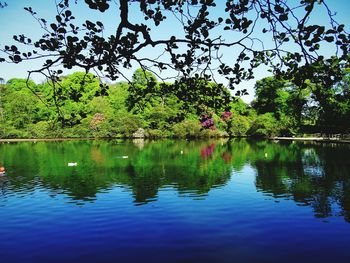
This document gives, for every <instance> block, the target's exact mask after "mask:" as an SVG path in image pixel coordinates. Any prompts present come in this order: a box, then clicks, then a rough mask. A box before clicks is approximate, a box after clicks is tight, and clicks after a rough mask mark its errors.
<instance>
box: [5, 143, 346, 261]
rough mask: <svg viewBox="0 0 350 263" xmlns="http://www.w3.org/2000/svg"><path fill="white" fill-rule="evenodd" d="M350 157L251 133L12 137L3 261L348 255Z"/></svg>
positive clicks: (330, 148) (335, 149) (334, 149)
mask: <svg viewBox="0 0 350 263" xmlns="http://www.w3.org/2000/svg"><path fill="white" fill-rule="evenodd" d="M181 151H182V152H181ZM121 156H128V158H124V159H123V158H120V157H121ZM349 158H350V148H349V147H348V146H346V145H318V144H315V145H314V144H312V145H310V144H296V143H285V144H282V143H276V142H257V141H246V140H236V141H232V142H226V141H213V142H210V143H208V142H176V141H164V142H162V141H159V142H144V143H142V144H140V143H139V142H137V143H135V142H106V141H94V142H91V141H81V142H47V143H44V142H40V143H36V144H33V143H13V144H2V145H0V165H5V167H6V168H7V175H6V176H4V177H1V178H0V222H1V224H0V262H140V261H145V262H331V261H333V262H350V216H349V215H350V212H349V211H350V172H349V171H350V165H349ZM69 161H77V162H78V166H77V167H68V166H67V163H68V162H69Z"/></svg>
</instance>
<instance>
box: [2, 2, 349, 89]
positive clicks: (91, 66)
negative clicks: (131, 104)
mask: <svg viewBox="0 0 350 263" xmlns="http://www.w3.org/2000/svg"><path fill="white" fill-rule="evenodd" d="M79 2H81V1H78V0H75V1H73V0H61V1H59V2H58V3H57V15H56V17H55V18H53V19H54V21H51V22H48V21H46V20H45V19H43V18H41V17H39V16H38V14H37V13H36V12H35V11H34V10H33V9H32V8H31V7H26V8H25V10H26V11H27V12H29V13H30V14H31V15H32V16H33V17H34V19H36V20H37V21H38V23H39V26H40V27H41V28H42V30H43V32H44V34H43V35H42V37H41V38H40V39H38V40H34V41H33V40H32V39H30V38H29V37H28V36H25V35H24V34H21V35H18V36H14V39H15V40H16V41H17V42H18V43H19V44H23V45H24V46H27V47H30V48H31V50H30V51H20V46H19V45H18V46H16V45H8V46H4V47H3V49H2V51H3V52H4V53H5V54H7V58H1V59H0V60H1V61H2V62H5V61H7V62H13V63H20V62H22V61H24V60H33V59H45V62H44V63H43V65H42V67H41V68H39V69H35V70H31V71H29V73H30V74H31V73H42V72H45V71H50V74H49V75H50V76H53V78H54V79H55V78H58V76H59V75H60V74H62V71H61V70H54V68H55V67H56V66H58V65H61V66H63V67H64V68H67V69H71V68H72V67H80V68H83V69H84V70H85V71H86V72H89V71H91V70H94V71H95V72H96V73H97V74H101V76H102V75H104V76H106V77H108V78H109V79H111V80H115V79H117V78H119V77H121V76H122V73H121V68H130V67H131V66H132V64H133V63H136V64H137V65H138V67H141V68H144V69H147V70H150V68H151V67H155V68H157V69H158V70H159V71H162V70H168V69H170V70H173V71H177V72H178V73H179V74H176V76H178V75H180V76H181V77H184V78H185V79H186V78H191V77H201V78H206V79H211V78H213V76H214V75H216V74H220V75H223V76H225V78H227V80H228V81H229V83H230V87H231V88H233V87H234V85H236V84H239V83H240V82H241V81H243V80H249V79H252V78H253V70H254V69H255V68H257V67H258V66H260V65H261V64H265V65H268V66H270V67H271V68H272V70H273V71H274V73H275V74H276V75H277V76H279V75H281V76H283V77H284V79H293V80H295V82H296V83H297V84H302V83H303V81H304V80H305V79H306V78H313V76H315V75H318V77H319V76H320V75H321V74H315V72H316V71H317V70H321V69H325V68H328V71H327V74H322V76H323V77H324V78H325V79H324V80H323V81H324V82H326V83H334V82H336V81H339V80H340V79H341V72H342V71H341V68H344V67H347V66H349V55H348V53H349V35H348V34H347V33H346V32H345V29H344V25H339V24H338V23H337V22H336V21H335V20H334V13H332V11H331V10H330V9H329V7H328V5H327V4H326V2H325V1H323V0H300V1H288V0H240V1H238V0H237V1H234V0H226V1H225V7H224V8H223V10H222V9H221V10H219V9H220V8H221V7H220V5H219V6H217V4H218V3H219V1H214V0H129V1H127V0H118V1H117V0H114V1H111V0H84V4H86V5H87V6H88V7H89V8H90V9H94V10H96V12H105V11H106V10H108V9H110V8H111V5H113V4H115V5H117V6H118V12H119V13H118V17H119V19H118V21H116V31H115V33H114V34H112V35H110V36H108V37H106V36H105V35H104V33H105V27H104V24H103V22H101V21H89V20H87V21H86V22H85V23H83V24H82V25H78V24H77V23H76V22H75V16H74V15H73V12H72V10H71V7H72V5H74V4H79ZM220 2H221V1H220ZM135 5H137V6H138V8H139V12H140V15H141V16H143V22H142V23H133V22H132V21H131V18H130V8H131V7H134V6H135ZM316 9H322V10H323V11H324V13H325V15H326V17H325V19H328V20H329V21H330V22H329V24H328V25H316V24H312V23H311V21H312V15H313V14H314V12H315V10H316ZM170 17H172V18H170ZM171 19H173V20H175V21H177V22H178V25H173V24H171V25H170V26H171V27H173V26H180V27H181V28H182V30H183V34H182V35H179V36H176V35H173V36H169V37H167V38H159V34H157V32H156V27H158V26H160V25H161V24H163V23H166V22H167V21H170V22H171V23H172V21H173V20H171ZM151 24H153V25H154V26H151ZM169 30H170V31H171V28H169ZM223 34H225V37H224V36H223ZM262 36H263V37H262ZM266 39H271V40H272V43H273V44H270V43H266V41H265V40H266ZM149 48H157V49H154V50H160V54H155V58H151V57H144V55H141V54H140V53H141V51H143V50H146V49H149ZM329 48H334V57H332V58H325V57H324V56H323V55H322V54H323V51H324V49H329ZM225 51H226V53H225V54H227V52H231V54H232V56H234V57H233V58H229V59H227V58H225V57H223V54H224V52H225ZM334 60H337V64H336V65H333V64H334ZM227 61H229V62H227ZM332 63H333V64H332ZM329 68H330V69H329ZM159 76H161V75H160V74H159Z"/></svg>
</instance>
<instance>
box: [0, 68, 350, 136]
mask: <svg viewBox="0 0 350 263" xmlns="http://www.w3.org/2000/svg"><path fill="white" fill-rule="evenodd" d="M345 76H346V77H344V80H343V81H342V82H341V83H338V84H337V85H336V86H334V87H325V86H322V85H321V84H319V83H318V84H314V83H307V85H305V86H304V87H302V88H300V87H296V86H294V85H293V84H291V83H290V82H287V81H284V80H281V79H277V78H275V77H267V78H264V79H262V80H260V81H257V83H256V85H255V90H256V98H255V100H254V101H253V102H252V105H248V104H246V103H244V102H243V101H242V100H241V99H240V98H234V97H232V96H231V94H230V92H229V91H228V90H227V89H226V88H225V87H224V86H223V85H220V84H215V83H211V82H207V81H205V80H204V79H201V78H195V79H190V80H188V79H187V80H178V81H176V82H175V83H172V84H170V83H159V82H157V79H156V77H155V76H154V75H153V74H152V73H150V72H144V71H143V70H141V69H138V70H136V71H135V73H134V75H133V78H132V82H131V83H126V82H125V83H124V82H121V83H117V84H112V85H109V86H105V85H100V82H99V80H98V78H96V77H95V76H94V75H92V74H85V73H82V72H76V73H73V74H71V75H68V76H66V77H64V78H62V79H61V80H60V81H59V82H57V83H50V82H46V83H42V84H35V83H34V82H32V81H29V82H27V81H26V80H25V79H11V80H9V81H7V82H6V83H3V84H0V92H1V93H0V120H1V121H0V137H1V138H27V137H35V138H44V137H133V136H135V132H137V135H138V136H141V135H142V134H144V135H145V136H146V137H150V138H159V137H178V138H185V137H221V136H249V135H250V136H275V135H297V134H301V133H305V132H348V131H349V127H350V121H349V120H350V90H349V86H350V85H349V84H350V77H349V76H348V75H346V74H345Z"/></svg>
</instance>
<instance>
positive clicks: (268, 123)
mask: <svg viewBox="0 0 350 263" xmlns="http://www.w3.org/2000/svg"><path fill="white" fill-rule="evenodd" d="M279 131H280V124H279V122H278V121H277V120H276V118H275V117H274V116H273V113H270V112H268V113H265V114H262V115H258V116H257V118H256V119H255V120H254V122H253V124H252V126H251V128H250V129H249V131H248V133H249V134H250V135H252V136H257V137H272V136H276V135H278V134H279Z"/></svg>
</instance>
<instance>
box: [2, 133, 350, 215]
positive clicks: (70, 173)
mask: <svg viewBox="0 0 350 263" xmlns="http://www.w3.org/2000/svg"><path fill="white" fill-rule="evenodd" d="M349 153H350V147H349V145H332V144H312V143H295V142H271V141H255V140H245V139H236V140H231V141H225V140H221V141H175V140H163V141H143V140H135V141H102V140H101V141H98V140H96V141H66V142H38V143H32V142H28V143H13V144H1V145H0V165H5V166H6V168H7V171H8V176H7V178H6V181H7V183H4V182H2V183H1V187H2V191H5V190H6V189H5V188H7V187H11V189H13V191H18V192H21V191H27V192H28V191H32V190H33V189H35V187H36V186H37V184H38V183H40V184H42V185H43V186H44V187H45V188H46V189H48V190H49V191H50V193H52V195H55V194H59V193H62V192H63V193H66V194H67V195H68V196H69V197H70V198H72V199H74V200H81V201H87V200H90V201H91V200H92V201H93V200H94V199H95V198H96V195H97V194H98V193H99V192H102V191H108V190H109V189H111V188H113V187H115V186H118V187H123V188H126V189H128V190H130V192H132V194H133V197H134V202H135V203H137V204H143V203H147V202H149V201H154V200H156V199H157V195H158V192H159V190H160V189H162V188H168V187H170V188H172V189H176V190H177V192H178V194H179V195H180V196H191V197H196V196H201V197H205V195H207V194H208V192H209V191H210V190H211V189H213V188H215V187H219V186H223V185H225V184H226V183H227V182H228V181H229V180H230V177H231V174H232V172H233V171H242V170H243V168H244V167H245V166H247V165H249V166H251V167H253V169H255V171H256V180H255V185H256V188H257V191H261V192H263V193H264V194H267V195H270V196H272V197H274V198H282V199H285V198H287V199H293V200H294V201H295V202H297V203H298V204H300V205H307V206H310V207H312V208H313V210H314V214H315V216H316V217H328V216H333V215H338V216H343V217H344V218H345V220H347V221H349V222H350V167H349V156H350V154H349ZM70 162H77V164H78V165H77V166H75V167H69V166H68V163H70ZM9 185H10V186H9ZM236 187H239V186H236Z"/></svg>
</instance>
